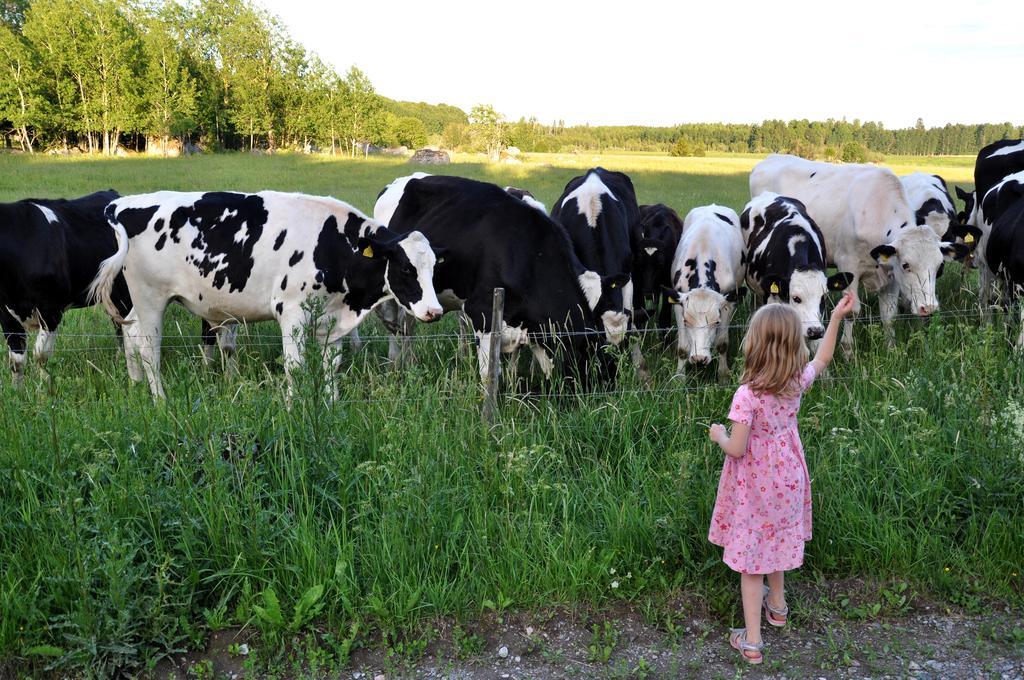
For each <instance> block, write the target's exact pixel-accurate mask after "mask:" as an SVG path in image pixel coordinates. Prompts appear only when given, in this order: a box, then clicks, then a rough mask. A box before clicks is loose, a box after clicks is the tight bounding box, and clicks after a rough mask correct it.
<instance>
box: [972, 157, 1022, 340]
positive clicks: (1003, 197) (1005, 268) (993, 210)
mask: <svg viewBox="0 0 1024 680" xmlns="http://www.w3.org/2000/svg"><path fill="white" fill-rule="evenodd" d="M980 212H981V214H982V215H984V216H985V219H986V220H989V219H991V221H990V222H989V224H990V228H989V232H988V234H987V236H988V238H987V243H986V248H985V265H986V268H987V269H988V271H989V272H990V273H991V275H992V277H993V279H994V281H995V282H997V283H999V284H1001V285H1002V287H1003V291H1004V303H1005V304H1006V305H1007V306H1009V305H1011V304H1013V303H1016V304H1018V305H1019V306H1020V323H1021V328H1020V335H1019V336H1018V337H1017V346H1018V348H1024V304H1021V302H1020V299H1021V297H1022V296H1024V170H1022V171H1020V172H1015V173H1013V174H1010V175H1007V176H1006V177H1004V178H1003V179H1002V181H1000V182H999V183H998V184H996V185H995V186H994V187H992V188H991V189H989V190H988V192H987V193H986V194H985V197H984V198H983V199H982V200H981V206H980Z"/></svg>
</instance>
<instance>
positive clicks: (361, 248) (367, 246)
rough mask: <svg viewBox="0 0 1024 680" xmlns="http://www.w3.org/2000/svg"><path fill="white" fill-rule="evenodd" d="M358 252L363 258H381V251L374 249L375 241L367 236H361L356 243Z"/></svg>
mask: <svg viewBox="0 0 1024 680" xmlns="http://www.w3.org/2000/svg"><path fill="white" fill-rule="evenodd" d="M356 251H358V253H359V254H360V255H362V256H363V257H369V258H373V257H380V255H381V251H379V250H378V249H376V248H374V244H373V241H371V240H370V239H368V238H366V237H365V236H360V237H359V240H358V241H356Z"/></svg>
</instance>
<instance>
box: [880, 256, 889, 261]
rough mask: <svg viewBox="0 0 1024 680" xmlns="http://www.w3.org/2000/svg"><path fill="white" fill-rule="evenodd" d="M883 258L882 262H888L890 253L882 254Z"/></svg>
mask: <svg viewBox="0 0 1024 680" xmlns="http://www.w3.org/2000/svg"><path fill="white" fill-rule="evenodd" d="M881 260H882V262H888V261H889V256H888V255H882V257H881Z"/></svg>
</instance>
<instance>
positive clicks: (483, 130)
mask: <svg viewBox="0 0 1024 680" xmlns="http://www.w3.org/2000/svg"><path fill="white" fill-rule="evenodd" d="M469 130H470V134H471V135H472V137H473V140H474V142H475V143H476V144H477V146H478V147H479V148H481V149H483V150H484V152H485V153H486V154H487V157H488V158H490V159H491V160H492V161H497V160H498V158H499V157H500V155H501V150H502V148H504V145H505V122H504V119H503V118H502V115H501V114H500V113H498V112H497V111H495V110H494V107H493V106H491V105H489V104H477V105H476V106H474V107H473V110H472V111H470V112H469Z"/></svg>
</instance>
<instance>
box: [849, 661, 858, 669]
mask: <svg viewBox="0 0 1024 680" xmlns="http://www.w3.org/2000/svg"><path fill="white" fill-rule="evenodd" d="M850 665H851V666H853V667H854V668H856V667H858V666H860V661H857V660H856V659H850Z"/></svg>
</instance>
